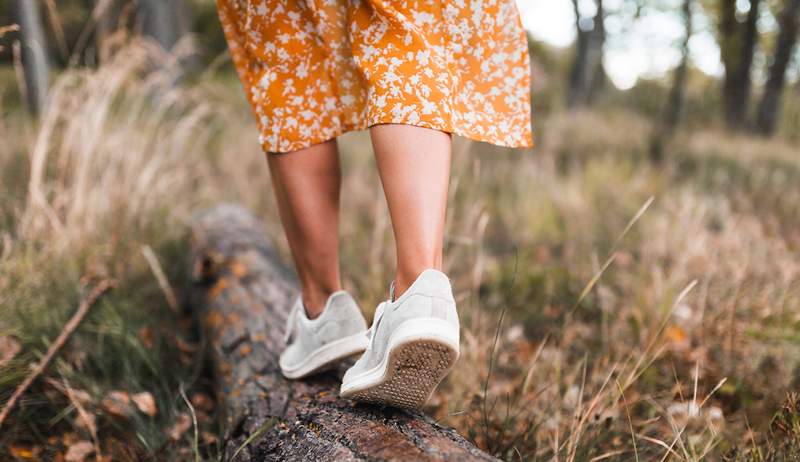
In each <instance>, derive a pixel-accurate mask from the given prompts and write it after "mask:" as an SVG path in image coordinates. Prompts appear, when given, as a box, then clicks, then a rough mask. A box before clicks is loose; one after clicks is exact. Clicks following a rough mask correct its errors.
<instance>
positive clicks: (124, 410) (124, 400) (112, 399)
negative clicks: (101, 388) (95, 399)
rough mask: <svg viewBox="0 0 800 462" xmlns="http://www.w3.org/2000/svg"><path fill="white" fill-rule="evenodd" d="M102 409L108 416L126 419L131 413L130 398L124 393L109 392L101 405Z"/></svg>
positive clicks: (117, 391)
mask: <svg viewBox="0 0 800 462" xmlns="http://www.w3.org/2000/svg"><path fill="white" fill-rule="evenodd" d="M101 404H102V405H103V409H105V410H106V412H108V413H109V414H113V415H116V416H120V417H128V416H129V415H131V414H132V413H133V409H132V408H131V398H130V396H129V395H128V393H126V392H124V391H119V390H114V391H111V392H109V393H108V394H107V395H106V397H105V398H103V401H102V403H101Z"/></svg>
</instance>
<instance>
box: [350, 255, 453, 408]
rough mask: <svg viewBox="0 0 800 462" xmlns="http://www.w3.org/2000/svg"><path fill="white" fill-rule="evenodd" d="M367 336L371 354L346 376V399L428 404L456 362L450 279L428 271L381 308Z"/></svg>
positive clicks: (418, 405)
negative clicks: (400, 294) (399, 295)
mask: <svg viewBox="0 0 800 462" xmlns="http://www.w3.org/2000/svg"><path fill="white" fill-rule="evenodd" d="M390 291H391V292H392V294H391V297H390V298H391V299H393V298H394V294H393V292H394V287H392V289H391V290H390ZM369 336H370V343H369V347H368V348H367V351H365V352H364V354H363V355H362V356H361V358H360V359H359V360H358V361H357V362H356V363H355V365H353V367H351V368H350V369H348V370H347V372H346V373H345V374H344V378H343V379H342V389H341V395H342V397H343V398H352V399H355V400H359V401H368V402H373V403H381V404H388V405H392V406H397V407H404V408H411V409H419V408H421V407H422V406H424V405H425V403H426V402H427V401H428V398H430V396H431V394H432V393H433V390H434V389H436V386H437V385H439V382H441V381H442V379H444V377H445V376H446V375H447V373H448V372H449V371H450V369H451V368H452V367H453V365H454V364H455V362H456V359H458V353H459V324H458V314H457V312H456V303H455V300H454V299H453V289H452V287H451V286H450V281H449V279H448V278H447V276H446V275H445V274H444V273H442V272H441V271H436V270H433V269H428V270H425V271H423V272H422V274H420V275H419V277H418V278H417V280H416V281H414V283H413V284H412V285H411V287H409V288H408V290H407V291H406V292H405V293H403V295H402V296H401V297H400V298H399V299H397V300H394V301H392V300H388V301H385V302H383V303H381V304H380V305H378V309H377V310H376V311H375V320H374V321H373V322H372V327H370V330H369Z"/></svg>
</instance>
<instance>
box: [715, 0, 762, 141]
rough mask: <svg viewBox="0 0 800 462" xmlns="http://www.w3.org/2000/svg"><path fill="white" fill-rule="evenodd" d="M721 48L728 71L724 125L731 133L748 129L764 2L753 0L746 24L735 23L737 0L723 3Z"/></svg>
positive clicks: (725, 84)
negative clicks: (760, 19)
mask: <svg viewBox="0 0 800 462" xmlns="http://www.w3.org/2000/svg"><path fill="white" fill-rule="evenodd" d="M720 6H721V8H722V9H721V11H720V48H721V52H722V63H723V65H724V67H725V78H724V80H723V105H724V110H725V123H726V125H727V126H728V128H729V129H730V130H741V129H743V128H745V127H746V126H747V123H746V122H747V112H748V108H749V103H750V89H751V87H752V78H751V75H750V74H751V68H752V67H753V57H754V55H755V50H756V45H757V44H758V17H759V12H760V7H761V0H750V10H749V11H748V12H747V18H746V19H745V21H744V23H741V24H740V23H739V22H738V20H737V19H736V0H722V1H720Z"/></svg>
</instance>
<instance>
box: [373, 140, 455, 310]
mask: <svg viewBox="0 0 800 462" xmlns="http://www.w3.org/2000/svg"><path fill="white" fill-rule="evenodd" d="M370 136H371V137H372V146H373V149H374V150H375V159H376V160H377V163H378V172H379V173H380V177H381V183H383V190H384V193H385V194H386V202H387V203H388V205H389V215H390V216H391V219H392V229H393V230H394V238H395V245H396V250H397V273H396V274H395V280H394V283H395V297H399V296H400V294H402V293H403V292H404V291H405V290H406V289H407V288H408V287H409V286H410V285H411V284H412V283H413V282H414V280H415V279H416V278H417V276H418V275H419V274H420V273H421V272H422V271H423V270H425V269H427V268H435V269H438V270H441V267H442V246H443V241H444V220H445V212H446V208H447V188H448V185H449V180H450V141H451V140H450V135H449V134H447V133H444V132H441V131H438V130H431V129H428V128H422V127H416V126H412V125H400V124H385V125H376V126H374V127H372V128H371V129H370Z"/></svg>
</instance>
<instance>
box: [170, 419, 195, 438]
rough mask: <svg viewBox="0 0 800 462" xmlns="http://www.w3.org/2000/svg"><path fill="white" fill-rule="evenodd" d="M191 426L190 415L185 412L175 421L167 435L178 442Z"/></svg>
mask: <svg viewBox="0 0 800 462" xmlns="http://www.w3.org/2000/svg"><path fill="white" fill-rule="evenodd" d="M191 426H192V418H191V417H189V414H186V413H185V412H184V413H181V414H178V417H177V418H176V419H175V423H174V424H173V425H172V427H170V428H169V430H168V431H167V433H168V434H169V437H170V439H171V440H172V441H178V440H179V439H181V437H182V436H183V434H184V433H186V430H188V429H189V427H191Z"/></svg>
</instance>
